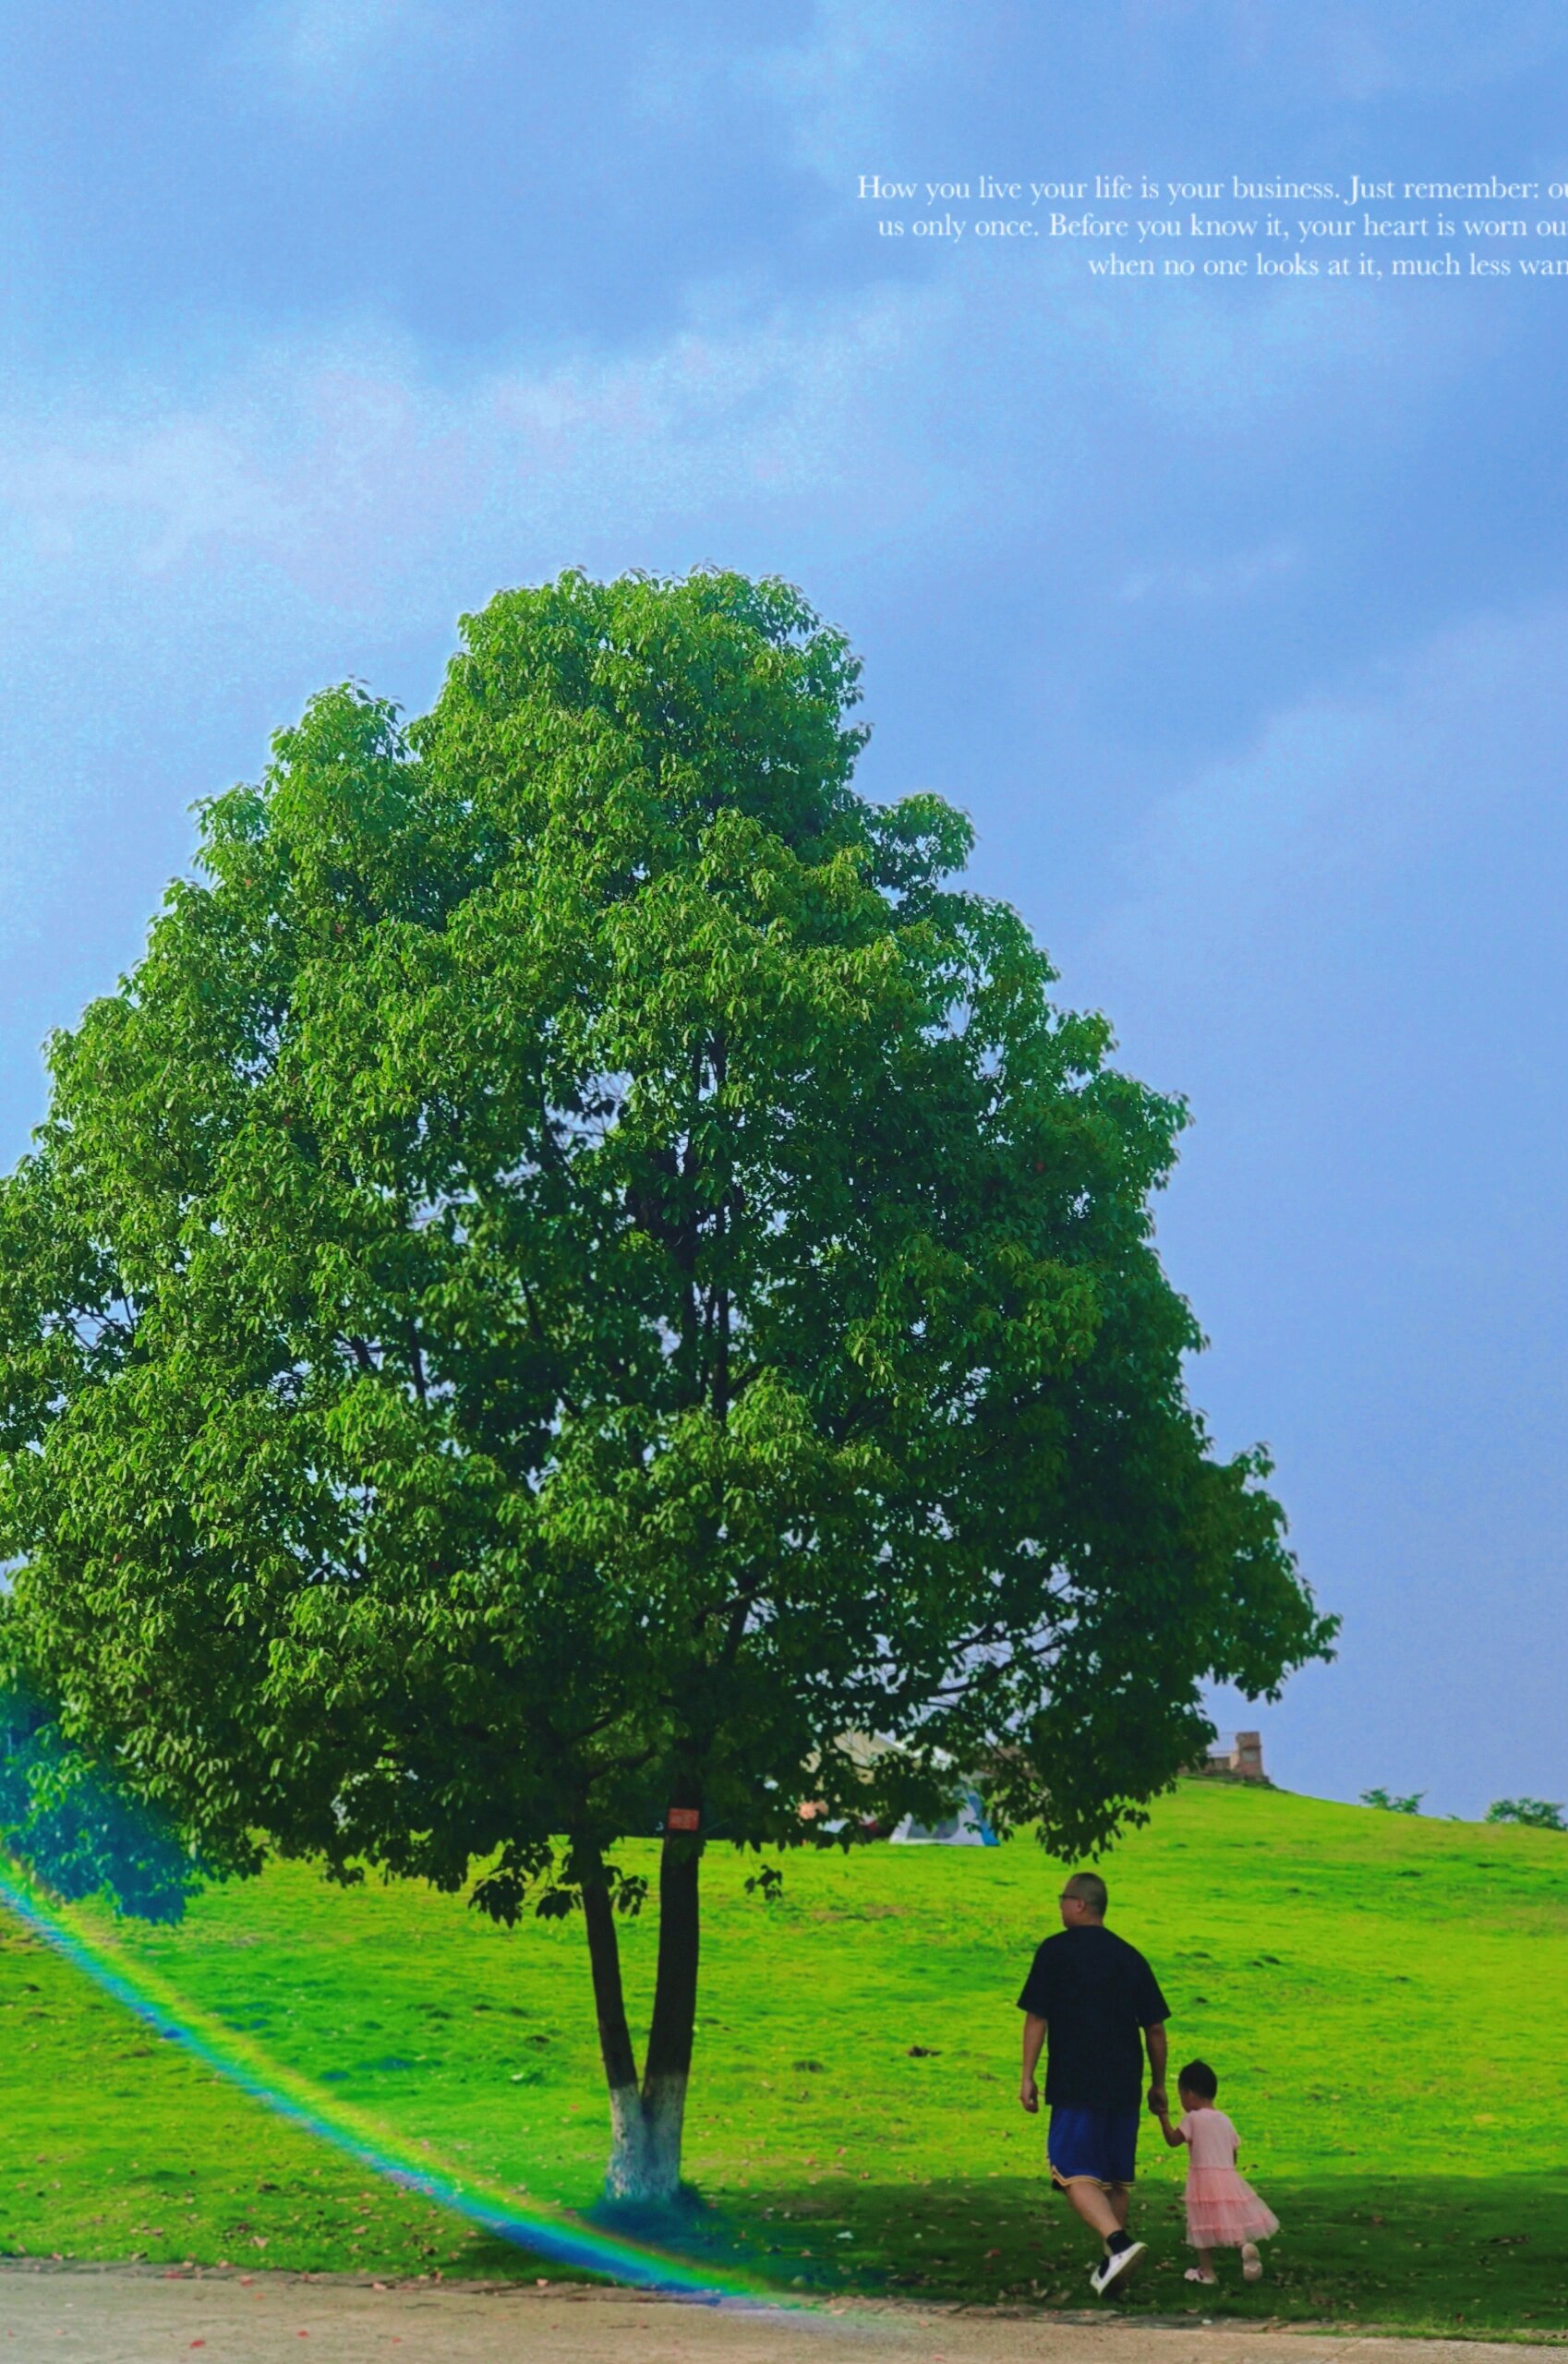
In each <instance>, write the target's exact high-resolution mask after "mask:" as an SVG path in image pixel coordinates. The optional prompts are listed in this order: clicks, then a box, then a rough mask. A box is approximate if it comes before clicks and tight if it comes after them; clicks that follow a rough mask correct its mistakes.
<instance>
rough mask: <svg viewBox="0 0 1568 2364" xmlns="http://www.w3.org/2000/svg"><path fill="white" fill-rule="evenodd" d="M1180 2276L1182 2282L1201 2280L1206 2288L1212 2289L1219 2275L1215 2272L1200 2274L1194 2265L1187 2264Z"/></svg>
mask: <svg viewBox="0 0 1568 2364" xmlns="http://www.w3.org/2000/svg"><path fill="white" fill-rule="evenodd" d="M1181 2278H1182V2280H1183V2281H1184V2282H1201V2283H1202V2284H1203V2286H1204V2287H1205V2288H1206V2289H1210V2290H1212V2289H1213V2288H1214V2286H1215V2285H1216V2284H1217V2283H1218V2281H1219V2278H1220V2277H1219V2275H1218V2274H1200V2273H1199V2271H1198V2268H1197V2267H1196V2266H1195V2265H1189V2266H1188V2269H1187V2272H1186V2273H1185V2274H1183V2275H1182V2277H1181Z"/></svg>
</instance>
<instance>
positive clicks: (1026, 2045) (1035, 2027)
mask: <svg viewBox="0 0 1568 2364" xmlns="http://www.w3.org/2000/svg"><path fill="white" fill-rule="evenodd" d="M1044 2041H1045V2022H1044V2020H1043V2019H1042V2018H1041V2017H1040V2015H1039V2013H1038V2012H1036V2011H1026V2012H1025V2013H1024V2020H1023V2075H1022V2077H1021V2079H1020V2080H1019V2101H1020V2102H1021V2103H1022V2104H1023V2106H1024V2108H1025V2109H1026V2110H1028V2111H1030V2112H1031V2115H1032V2113H1033V2112H1034V2111H1035V2110H1037V2109H1038V2108H1039V2107H1040V2088H1039V2086H1038V2085H1037V2084H1036V2083H1035V2081H1034V2071H1035V2068H1036V2066H1037V2065H1038V2062H1039V2059H1040V2047H1041V2045H1042V2044H1043V2043H1044Z"/></svg>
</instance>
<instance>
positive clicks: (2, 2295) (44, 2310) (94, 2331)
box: [0, 2264, 1563, 2364]
mask: <svg viewBox="0 0 1568 2364" xmlns="http://www.w3.org/2000/svg"><path fill="white" fill-rule="evenodd" d="M193 2352H194V2353H195V2354H196V2355H199V2357H200V2364H283V2359H284V2358H288V2359H289V2364H302V2359H308V2364H372V2359H373V2364H808V2359H809V2364H840V2359H843V2364H849V2360H850V2359H853V2364H1530V2359H1532V2358H1534V2359H1539V2360H1540V2364H1544V2359H1546V2358H1549V2357H1550V2358H1553V2359H1554V2364H1562V2354H1563V2351H1562V2347H1561V2346H1544V2345H1538V2346H1514V2345H1512V2344H1510V2345H1508V2346H1498V2345H1488V2344H1486V2343H1484V2342H1481V2341H1470V2340H1417V2339H1410V2340H1405V2339H1399V2340H1391V2339H1371V2338H1363V2337H1359V2336H1357V2335H1356V2334H1340V2335H1335V2334H1331V2333H1327V2332H1321V2331H1320V2332H1310V2331H1300V2330H1296V2331H1289V2332H1286V2331H1265V2330H1260V2329H1258V2328H1256V2327H1254V2326H1251V2325H1237V2326H1236V2327H1234V2328H1225V2327H1223V2326H1220V2325H1215V2326H1214V2327H1212V2328H1207V2327H1204V2326H1201V2325H1200V2324H1196V2323H1194V2324H1191V2325H1182V2326H1179V2327H1170V2328H1166V2327H1163V2326H1155V2325H1152V2324H1133V2323H1128V2322H1116V2320H1115V2319H1114V2318H1108V2317H1100V2318H1090V2319H1085V2320H1082V2321H1080V2320H1078V2319H1076V2318H1074V2317H1069V2316H1062V2315H1054V2316H1040V2315H1033V2316H1031V2315H1027V2314H1024V2313H1022V2312H1021V2311H1020V2312H1019V2313H1017V2314H1013V2313H1008V2312H1006V2311H998V2312H996V2313H991V2312H989V2311H987V2312H976V2313H973V2314H971V2313H967V2312H963V2311H960V2310H958V2309H953V2310H926V2309H919V2308H913V2307H901V2306H892V2305H862V2306H854V2305H850V2303H848V2302H845V2303H843V2304H838V2303H837V2302H836V2303H835V2305H834V2306H833V2307H832V2308H831V2309H826V2308H825V2309H824V2310H822V2311H820V2312H812V2313H810V2314H803V2313H802V2314H793V2313H789V2312H781V2313H778V2314H771V2313H767V2314H764V2313H754V2312H742V2311H740V2310H731V2309H730V2308H727V2307H726V2308H716V2307H706V2306H701V2305H694V2304H692V2303H690V2302H681V2301H677V2300H671V2299H649V2298H629V2297H627V2296H626V2295H625V2294H624V2293H623V2292H617V2291H599V2290H590V2289H583V2290H567V2289H563V2288H561V2287H559V2286H558V2287H557V2288H555V2289H543V2290H529V2289H518V2288H517V2287H515V2286H507V2287H505V2288H500V2289H487V2288H484V2287H482V2286H452V2285H450V2284H449V2285H447V2286H443V2287H440V2288H436V2287H433V2286H430V2285H429V2284H428V2283H426V2284H416V2285H408V2284H404V2285H401V2286H393V2287H391V2288H388V2289H377V2288H375V2287H373V2286H370V2285H368V2284H366V2283H363V2282H356V2281H353V2280H350V2279H348V2278H347V2277H344V2278H343V2279H341V2280H334V2279H332V2278H329V2277H326V2276H323V2277H322V2278H321V2279H320V2280H312V2281H306V2280H304V2279H302V2278H301V2277H299V2276H296V2275H294V2274H256V2275H254V2276H251V2275H247V2276H244V2277H241V2276H239V2275H237V2274H222V2275H220V2274H205V2275H200V2276H198V2275H194V2274H190V2275H179V2276H176V2277H173V2278H165V2277H163V2275H161V2274H157V2273H155V2272H151V2271H148V2272H143V2273H137V2272H135V2271H122V2270H116V2269H95V2268H92V2267H78V2268H74V2269H72V2268H67V2269H66V2270H64V2271H62V2270H60V2269H58V2268H56V2269H54V2270H50V2269H49V2268H46V2267H33V2266H23V2265H20V2264H16V2265H11V2266H8V2267H6V2269H5V2270H4V2271H0V2364H5V2359H6V2358H11V2357H15V2358H25V2359H26V2364H44V2360H45V2359H47V2358H52V2357H59V2358H61V2359H62V2364H65V2359H67V2358H68V2359H69V2364H170V2360H171V2359H172V2358H176V2357H178V2358H185V2359H186V2364H191V2358H192V2356H193Z"/></svg>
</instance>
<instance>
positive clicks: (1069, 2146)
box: [1045, 2102, 1140, 2184]
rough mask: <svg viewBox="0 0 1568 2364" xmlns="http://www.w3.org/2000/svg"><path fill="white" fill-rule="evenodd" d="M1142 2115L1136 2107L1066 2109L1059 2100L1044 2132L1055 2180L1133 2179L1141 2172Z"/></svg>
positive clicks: (1065, 2181)
mask: <svg viewBox="0 0 1568 2364" xmlns="http://www.w3.org/2000/svg"><path fill="white" fill-rule="evenodd" d="M1139 2117H1140V2112H1139V2111H1138V2110H1137V2109H1136V2108H1134V2109H1067V2108H1064V2107H1063V2106H1062V2105H1061V2104H1060V2103H1059V2102H1058V2103H1056V2104H1055V2106H1054V2107H1053V2109H1052V2111H1051V2123H1050V2127H1049V2129H1048V2131H1047V2133H1046V2136H1045V2156H1046V2158H1047V2159H1048V2160H1049V2162H1050V2166H1051V2180H1052V2182H1053V2183H1055V2184H1066V2183H1076V2182H1077V2181H1079V2180H1080V2178H1084V2179H1087V2180H1088V2181H1089V2182H1091V2183H1130V2182H1131V2181H1132V2179H1133V2177H1135V2176H1136V2175H1137V2173H1138V2120H1139Z"/></svg>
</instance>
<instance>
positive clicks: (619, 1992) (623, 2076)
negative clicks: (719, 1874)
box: [583, 1838, 702, 2208]
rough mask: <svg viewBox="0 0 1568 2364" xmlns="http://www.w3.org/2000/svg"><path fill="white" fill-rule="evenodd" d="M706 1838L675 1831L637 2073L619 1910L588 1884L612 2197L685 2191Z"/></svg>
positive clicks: (662, 2197)
mask: <svg viewBox="0 0 1568 2364" xmlns="http://www.w3.org/2000/svg"><path fill="white" fill-rule="evenodd" d="M701 1845H702V1842H701V1840H700V1839H684V1838H673V1839H666V1840H665V1842H664V1853H663V1857H662V1860H661V1862H660V1864H659V1878H658V1972H657V1984H656V1985H655V1989H654V2010H653V2024H652V2027H651V2029H650V2030H649V2033H648V2054H647V2064H646V2068H645V2072H644V2075H643V2079H642V2081H641V2084H639V2083H638V2081H637V2066H636V2058H635V2055H634V2054H633V2048H632V2035H631V2030H630V2029H629V2027H628V2026H627V2022H626V2002H625V1996H624V1992H623V1989H622V1987H621V1948H620V1944H619V1941H618V1939H617V1936H616V1928H615V1912H614V1909H613V1907H612V1905H611V1903H610V1900H609V1893H608V1891H607V1890H606V1889H605V1888H604V1887H603V1886H602V1885H599V1886H597V1887H596V1886H585V1888H584V1891H583V1904H584V1913H585V1920H586V1922H587V1930H588V1957H589V1960H590V1962H591V1963H592V1966H593V1975H594V2001H595V2004H596V2007H597V2011H598V2022H599V2050H600V2052H601V2054H602V2055H603V2058H604V2071H605V2081H606V2082H607V2083H608V2085H609V2124H610V2151H609V2166H608V2168H607V2169H606V2171H605V2196H606V2198H607V2199H609V2200H617V2201H627V2202H630V2203H633V2204H636V2205H639V2206H642V2207H652V2208H667V2207H670V2206H673V2204H674V2202H675V2201H677V2200H678V2199H679V2198H680V2194H681V2133H682V2130H683V2129H684V2125H685V2117H686V2085H687V2081H688V2080H689V2078H690V2076H691V2070H692V2040H693V2035H694V2030H695V2026H696V2010H697V1952H698V1947H697V1939H698V1863H699V1858H700V1851H701Z"/></svg>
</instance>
